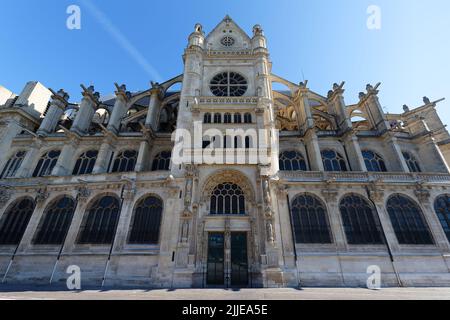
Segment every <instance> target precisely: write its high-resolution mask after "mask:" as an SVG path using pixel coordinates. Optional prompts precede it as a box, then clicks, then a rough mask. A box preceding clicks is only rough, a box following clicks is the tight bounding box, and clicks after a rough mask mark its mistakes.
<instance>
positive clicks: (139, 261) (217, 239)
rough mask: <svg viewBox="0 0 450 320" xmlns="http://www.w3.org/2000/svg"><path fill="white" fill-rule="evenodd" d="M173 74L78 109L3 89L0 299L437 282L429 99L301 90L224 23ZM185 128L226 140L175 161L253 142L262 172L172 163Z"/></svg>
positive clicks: (56, 96) (437, 155)
mask: <svg viewBox="0 0 450 320" xmlns="http://www.w3.org/2000/svg"><path fill="white" fill-rule="evenodd" d="M183 60H184V71H183V73H182V74H180V75H179V76H177V77H175V78H173V79H170V80H168V81H166V82H164V83H152V84H151V87H150V88H149V89H148V90H146V91H141V92H129V91H127V88H126V86H125V85H117V84H116V91H115V96H113V97H108V98H104V97H102V96H101V95H100V94H99V93H98V92H96V91H95V89H94V87H93V86H89V87H85V86H82V94H83V98H82V101H81V102H80V103H73V102H69V95H68V94H67V93H66V92H65V91H64V90H60V91H58V92H54V91H52V90H50V89H48V88H46V87H44V86H43V85H42V84H41V83H39V82H30V83H28V84H27V85H26V87H25V88H24V90H23V91H22V93H20V95H16V94H14V93H12V92H11V91H9V90H7V89H6V88H3V87H0V132H1V135H0V151H1V152H0V287H1V284H5V283H12V284H49V283H51V284H52V285H55V286H56V285H64V284H65V283H66V280H67V278H68V277H69V275H70V274H68V273H67V270H68V267H69V266H78V267H79V268H80V271H81V282H82V286H95V287H100V286H120V287H125V286H135V287H149V288H183V287H195V288H210V287H225V288H226V287H298V286H348V287H352V286H365V285H366V281H367V279H368V277H369V276H370V273H368V269H369V272H371V271H370V270H376V268H379V270H380V271H381V281H382V285H383V286H450V242H449V241H450V174H449V166H448V160H450V136H449V134H448V132H447V130H446V128H445V126H444V125H443V123H442V122H441V120H440V119H439V117H438V115H437V112H436V105H437V103H438V102H439V101H430V100H429V99H428V98H426V97H425V98H424V103H423V105H421V106H419V107H417V108H409V107H407V106H404V112H403V113H401V114H386V113H385V112H384V111H383V109H382V108H381V105H380V102H379V100H378V96H377V95H378V90H379V84H377V85H367V87H366V88H365V90H364V92H361V93H360V95H359V99H356V100H358V102H357V103H356V104H353V105H348V104H346V102H345V100H344V95H343V94H344V83H341V84H334V85H333V86H332V87H331V90H330V91H329V92H328V93H327V94H325V95H321V94H319V93H316V92H313V91H312V90H311V89H310V88H309V87H308V83H307V82H306V81H305V82H302V83H299V84H297V83H293V82H290V81H288V80H285V79H283V78H281V77H279V76H277V75H275V74H273V73H272V72H271V69H272V63H271V61H270V58H269V51H268V47H267V43H266V38H265V36H264V33H263V30H262V28H261V26H259V25H256V26H255V27H254V28H253V33H252V35H248V34H247V33H246V32H244V31H243V30H242V29H241V28H240V27H239V26H238V25H237V24H236V23H235V22H234V21H233V20H232V19H231V18H230V17H228V16H227V17H225V19H224V20H223V21H221V22H220V23H219V25H218V26H217V27H216V28H215V29H214V30H212V31H211V32H210V33H209V34H208V35H206V34H205V32H204V31H203V28H202V26H201V25H199V24H198V25H196V26H195V29H194V32H193V33H192V34H191V35H190V36H189V40H188V44H187V47H186V49H185V51H184V55H183ZM274 83H276V86H277V88H278V87H281V86H282V87H283V88H284V89H283V90H274V89H273V84H274ZM177 88H181V89H179V90H177ZM198 123H200V124H201V128H202V130H203V131H207V130H216V132H218V133H219V134H218V136H220V134H222V135H223V137H224V138H219V139H216V136H214V137H208V136H207V137H206V138H205V137H203V138H202V141H200V142H199V143H198V141H197V142H196V143H194V144H192V146H189V147H186V146H185V145H183V147H182V150H181V154H183V155H198V154H201V153H202V152H204V151H205V150H209V151H211V150H213V152H214V153H215V154H216V155H220V154H223V153H225V152H227V153H230V152H231V153H232V154H234V155H241V156H242V155H243V156H244V158H245V157H247V156H248V157H249V156H250V155H251V154H254V153H260V147H259V146H261V145H264V146H267V149H266V150H265V151H264V152H265V155H266V158H267V161H260V160H259V158H258V160H257V161H255V162H250V161H249V162H244V163H227V162H222V163H214V164H207V163H203V162H195V161H187V160H186V161H184V160H183V161H181V163H180V162H179V161H174V157H175V144H176V139H173V136H172V134H173V133H174V132H175V131H178V130H184V131H187V132H190V133H192V136H194V131H195V130H197V129H196V128H197V127H198V126H197V125H196V124H198ZM233 128H241V129H243V130H244V132H252V130H253V131H258V132H263V134H262V135H259V136H257V137H256V136H251V135H248V136H244V137H237V136H236V137H234V138H233V137H229V136H227V134H226V132H227V130H228V129H233ZM188 158H189V157H186V159H188ZM177 159H178V160H179V157H178V152H177ZM183 159H185V158H183ZM374 266H375V267H374ZM374 268H375V269H374Z"/></svg>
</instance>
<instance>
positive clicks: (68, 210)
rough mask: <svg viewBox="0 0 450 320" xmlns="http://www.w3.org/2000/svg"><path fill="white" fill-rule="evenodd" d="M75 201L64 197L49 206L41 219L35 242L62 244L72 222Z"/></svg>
mask: <svg viewBox="0 0 450 320" xmlns="http://www.w3.org/2000/svg"><path fill="white" fill-rule="evenodd" d="M74 211H75V201H73V200H72V199H71V198H69V197H63V198H60V199H59V200H56V201H53V203H52V204H50V205H49V206H48V208H47V209H46V211H45V214H44V216H43V218H42V220H41V224H40V226H39V231H38V232H37V234H36V238H35V239H34V241H33V242H34V244H38V245H39V244H42V245H44V244H51V245H59V244H62V243H63V241H64V238H65V237H66V234H67V231H68V230H69V227H70V223H71V222H72V217H73V213H74Z"/></svg>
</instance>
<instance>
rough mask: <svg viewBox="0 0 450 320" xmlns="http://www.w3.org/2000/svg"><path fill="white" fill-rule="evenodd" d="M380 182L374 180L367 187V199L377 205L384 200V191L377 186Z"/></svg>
mask: <svg viewBox="0 0 450 320" xmlns="http://www.w3.org/2000/svg"><path fill="white" fill-rule="evenodd" d="M379 182H380V180H374V181H372V182H371V183H370V184H369V185H368V187H367V188H368V191H369V198H370V199H371V200H372V201H373V202H375V203H377V202H382V201H383V199H384V190H383V189H381V186H380V185H379Z"/></svg>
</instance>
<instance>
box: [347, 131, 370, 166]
mask: <svg viewBox="0 0 450 320" xmlns="http://www.w3.org/2000/svg"><path fill="white" fill-rule="evenodd" d="M343 140H344V146H345V150H346V152H347V157H348V162H349V163H350V166H351V169H352V171H362V172H367V168H366V164H365V163H364V158H363V156H362V152H361V147H360V145H359V141H358V137H357V136H356V135H355V133H354V132H353V131H348V132H347V133H346V134H345V136H344V139H343Z"/></svg>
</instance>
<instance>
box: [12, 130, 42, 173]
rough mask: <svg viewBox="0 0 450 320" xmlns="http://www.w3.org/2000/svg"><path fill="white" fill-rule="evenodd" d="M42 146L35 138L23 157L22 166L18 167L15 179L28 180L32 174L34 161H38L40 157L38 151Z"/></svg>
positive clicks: (40, 141)
mask: <svg viewBox="0 0 450 320" xmlns="http://www.w3.org/2000/svg"><path fill="white" fill-rule="evenodd" d="M42 145H43V142H42V140H40V139H39V138H36V139H35V140H34V141H33V143H32V144H31V146H30V148H29V149H28V151H27V154H26V155H25V158H24V159H23V161H22V164H21V165H20V168H19V170H18V171H17V175H16V176H17V177H18V178H29V177H31V175H32V174H33V171H34V169H35V168H34V165H35V163H36V161H37V160H36V159H39V157H40V150H41V147H42Z"/></svg>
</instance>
